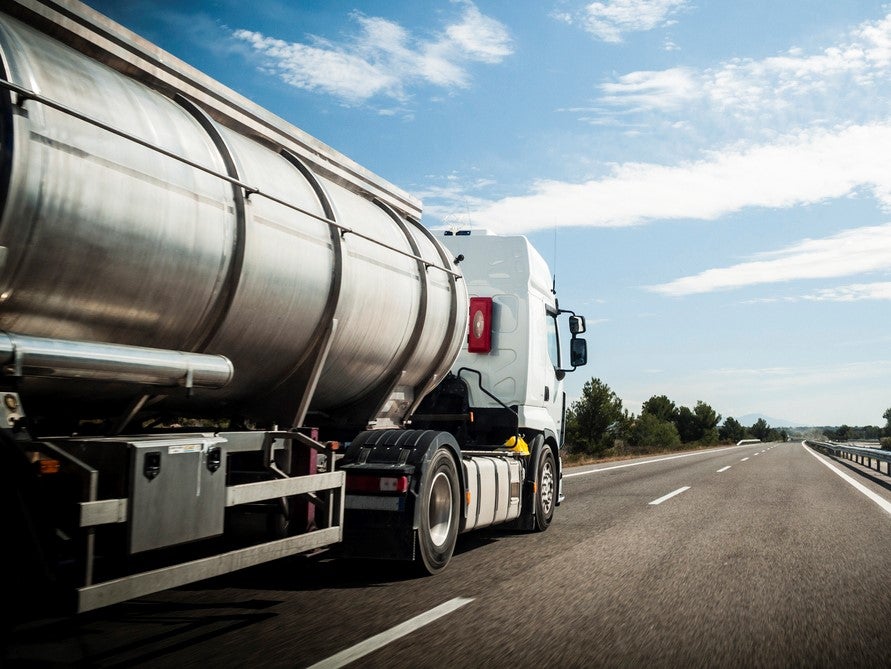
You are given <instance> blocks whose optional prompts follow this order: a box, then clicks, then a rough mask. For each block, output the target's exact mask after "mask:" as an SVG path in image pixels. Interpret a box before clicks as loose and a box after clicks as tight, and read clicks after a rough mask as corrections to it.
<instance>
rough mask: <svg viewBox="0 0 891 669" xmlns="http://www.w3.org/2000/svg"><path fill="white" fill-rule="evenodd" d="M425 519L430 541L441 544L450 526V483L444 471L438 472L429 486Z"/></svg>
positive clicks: (436, 544) (446, 536)
mask: <svg viewBox="0 0 891 669" xmlns="http://www.w3.org/2000/svg"><path fill="white" fill-rule="evenodd" d="M427 519H428V521H429V523H428V526H429V528H430V541H432V542H433V545H434V546H442V545H443V544H444V543H445V542H446V540H447V539H448V537H449V530H450V529H451V526H452V485H451V483H450V482H449V477H448V476H446V474H445V473H444V472H439V473H438V474H437V475H436V476H435V477H434V478H433V484H432V485H431V486H430V503H429V505H428V506H427Z"/></svg>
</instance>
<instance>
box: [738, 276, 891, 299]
mask: <svg viewBox="0 0 891 669" xmlns="http://www.w3.org/2000/svg"><path fill="white" fill-rule="evenodd" d="M864 300H891V281H876V282H873V283H852V284H849V285H847V286H835V287H834V288H821V289H819V290H817V291H815V292H813V293H807V294H805V295H787V296H783V297H761V298H757V299H754V300H745V301H744V302H743V304H764V303H771V302H774V303H775V302H861V301H864Z"/></svg>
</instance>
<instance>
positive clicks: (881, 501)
mask: <svg viewBox="0 0 891 669" xmlns="http://www.w3.org/2000/svg"><path fill="white" fill-rule="evenodd" d="M801 445H802V446H803V447H804V450H806V451H807V452H808V453H810V454H811V455H813V456H814V457H815V458H817V460H819V461H820V462H822V463H823V464H824V465H826V466H827V467H829V469H831V470H832V471H833V472H835V473H836V474H838V475H839V476H841V477H842V478H843V479H844V480H845V481H847V482H848V483H850V484H851V485H852V486H854V487H855V488H856V489H857V490H858V491H860V492H862V493H863V494H864V495H866V496H867V497H869V499H871V500H872V501H873V502H875V503H876V504H878V505H879V506H880V507H882V508H883V509H884V510H885V511H887V512H888V513H891V502H889V501H888V500H887V499H885V498H884V497H881V496H879V495H877V494H875V493H874V492H873V491H872V490H870V489H869V488H867V487H866V486H865V485H863V484H862V483H860V482H859V481H855V480H854V479H852V478H851V477H850V476H848V475H847V474H845V473H844V472H843V471H841V470H840V469H837V468H836V467H835V465H833V464H831V463H830V462H829V461H827V460H825V459H823V458H821V457H820V456H819V455H817V454H816V453H814V451H813V450H811V449H810V448H808V447H807V446H805V445H804V443H802V444H801Z"/></svg>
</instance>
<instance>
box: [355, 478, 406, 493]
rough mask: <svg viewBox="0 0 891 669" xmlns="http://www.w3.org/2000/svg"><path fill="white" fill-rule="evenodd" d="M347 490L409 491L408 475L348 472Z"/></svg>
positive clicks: (370, 491)
mask: <svg viewBox="0 0 891 669" xmlns="http://www.w3.org/2000/svg"><path fill="white" fill-rule="evenodd" d="M346 488H347V492H358V493H369V494H370V493H378V492H395V493H400V494H402V493H404V492H408V477H407V476H373V475H368V474H348V475H347V479H346Z"/></svg>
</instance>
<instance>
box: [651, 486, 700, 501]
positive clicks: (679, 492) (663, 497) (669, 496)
mask: <svg viewBox="0 0 891 669" xmlns="http://www.w3.org/2000/svg"><path fill="white" fill-rule="evenodd" d="M689 489H690V486H688V485H685V486H684V487H683V488H678V489H677V490H675V491H673V492H670V493H668V494H667V495H662V497H660V498H659V499H654V500H653V501H652V502H650V506H655V505H656V504H662V502H664V501H665V500H667V499H671V498H672V497H674V496H675V495H680V494H681V493H682V492H684V491H686V490H689Z"/></svg>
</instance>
